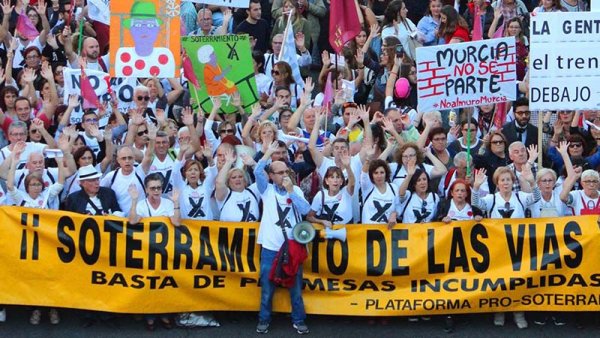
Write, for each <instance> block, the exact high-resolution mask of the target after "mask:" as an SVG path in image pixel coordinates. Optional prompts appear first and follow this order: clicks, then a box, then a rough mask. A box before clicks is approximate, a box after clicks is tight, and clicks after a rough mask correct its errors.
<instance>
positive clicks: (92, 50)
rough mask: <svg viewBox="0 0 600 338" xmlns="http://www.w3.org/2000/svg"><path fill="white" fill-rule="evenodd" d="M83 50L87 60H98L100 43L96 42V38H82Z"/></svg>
mask: <svg viewBox="0 0 600 338" xmlns="http://www.w3.org/2000/svg"><path fill="white" fill-rule="evenodd" d="M83 51H84V52H85V56H86V57H87V59H88V61H92V62H96V61H98V56H100V45H99V44H98V40H96V39H95V38H92V37H87V38H85V40H83Z"/></svg>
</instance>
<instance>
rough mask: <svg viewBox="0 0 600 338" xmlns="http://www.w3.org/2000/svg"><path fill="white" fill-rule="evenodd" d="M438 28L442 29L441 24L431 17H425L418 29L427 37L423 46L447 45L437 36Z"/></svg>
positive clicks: (420, 21)
mask: <svg viewBox="0 0 600 338" xmlns="http://www.w3.org/2000/svg"><path fill="white" fill-rule="evenodd" d="M438 27H440V24H439V23H438V22H436V21H435V20H434V19H433V17H432V16H431V15H427V16H424V17H423V18H422V19H421V20H419V24H418V25H417V29H418V30H419V31H421V33H423V35H425V42H424V43H423V46H437V45H443V44H445V43H446V42H445V41H444V38H443V37H440V38H438V37H437V36H435V31H436V29H438Z"/></svg>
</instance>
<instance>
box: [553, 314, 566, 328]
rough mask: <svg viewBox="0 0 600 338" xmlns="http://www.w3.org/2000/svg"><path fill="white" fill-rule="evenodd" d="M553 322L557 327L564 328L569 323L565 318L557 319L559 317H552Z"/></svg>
mask: <svg viewBox="0 0 600 338" xmlns="http://www.w3.org/2000/svg"><path fill="white" fill-rule="evenodd" d="M552 322H554V325H555V326H564V325H567V322H566V321H565V320H564V319H563V318H560V317H557V316H552Z"/></svg>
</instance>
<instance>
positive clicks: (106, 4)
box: [88, 0, 110, 25]
mask: <svg viewBox="0 0 600 338" xmlns="http://www.w3.org/2000/svg"><path fill="white" fill-rule="evenodd" d="M88 16H89V17H90V19H92V20H94V21H98V22H102V23H103V24H105V25H110V0H88Z"/></svg>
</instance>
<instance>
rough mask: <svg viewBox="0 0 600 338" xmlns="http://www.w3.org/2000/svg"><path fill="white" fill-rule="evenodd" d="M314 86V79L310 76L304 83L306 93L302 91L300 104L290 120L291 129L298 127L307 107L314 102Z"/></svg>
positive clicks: (289, 127) (289, 126)
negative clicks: (312, 96)
mask: <svg viewBox="0 0 600 338" xmlns="http://www.w3.org/2000/svg"><path fill="white" fill-rule="evenodd" d="M313 88H314V85H313V83H312V79H311V78H310V77H309V78H307V79H306V83H305V85H304V93H302V97H301V98H300V106H298V109H296V111H295V112H294V113H293V114H292V116H291V117H290V121H289V122H288V129H289V130H292V129H294V128H296V127H298V124H299V123H300V118H301V117H302V114H304V110H306V108H308V107H309V106H310V104H311V103H312V100H311V93H312V90H313Z"/></svg>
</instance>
